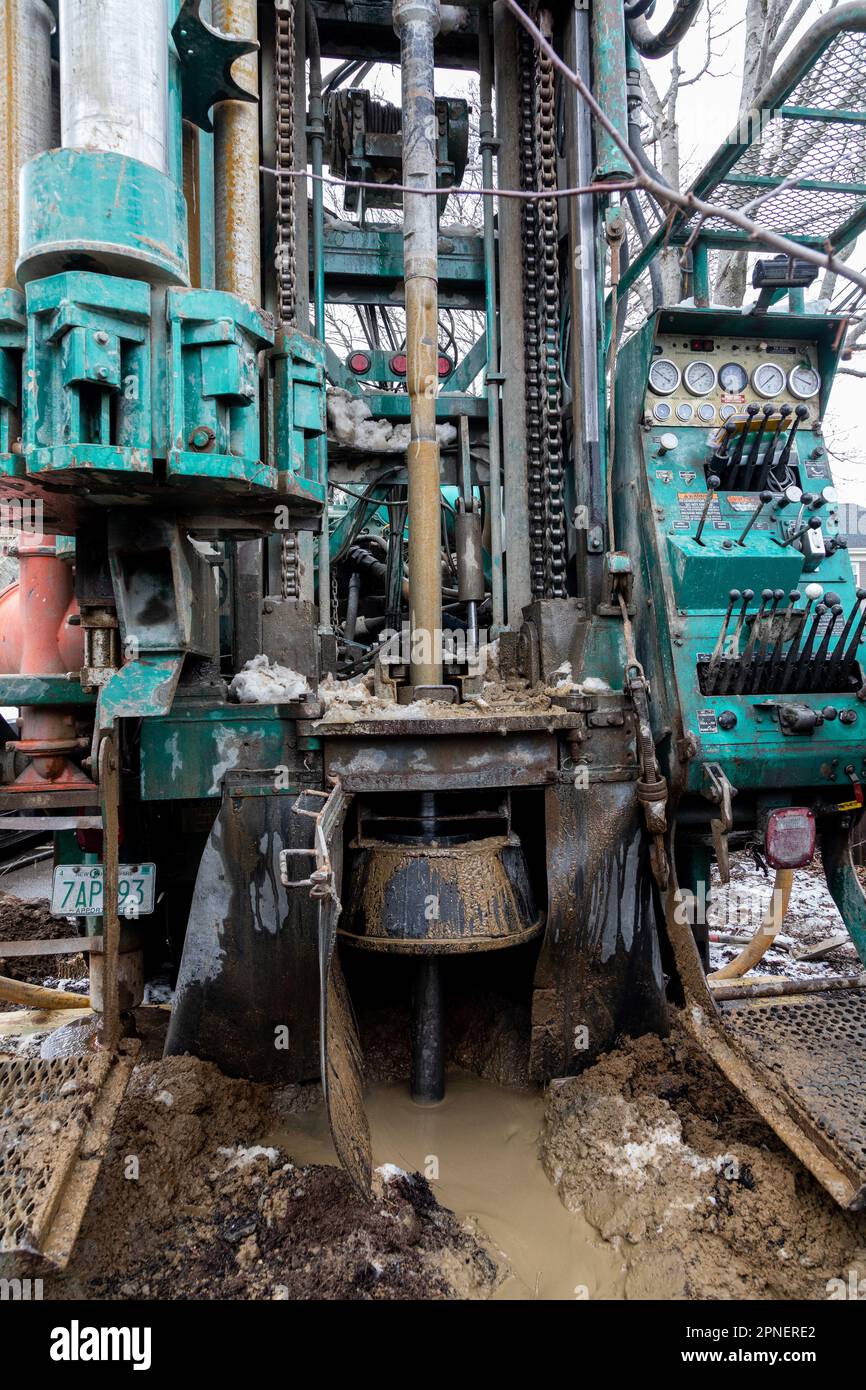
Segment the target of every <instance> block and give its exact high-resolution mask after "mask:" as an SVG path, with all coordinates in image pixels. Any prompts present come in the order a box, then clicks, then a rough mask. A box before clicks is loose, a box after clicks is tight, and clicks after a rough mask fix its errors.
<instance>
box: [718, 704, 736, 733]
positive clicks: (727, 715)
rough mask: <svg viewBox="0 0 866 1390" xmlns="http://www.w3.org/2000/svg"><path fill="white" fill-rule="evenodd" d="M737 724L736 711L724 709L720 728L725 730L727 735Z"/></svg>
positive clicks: (720, 719)
mask: <svg viewBox="0 0 866 1390" xmlns="http://www.w3.org/2000/svg"><path fill="white" fill-rule="evenodd" d="M736 723H737V716H736V715H735V714H734V711H733V710H732V709H723V710H722V712H721V714H720V715H719V728H720V729H724V730H725V732H726V733H727V731H728V729H733V728H735V727H736Z"/></svg>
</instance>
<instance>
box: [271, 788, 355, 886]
mask: <svg viewBox="0 0 866 1390" xmlns="http://www.w3.org/2000/svg"><path fill="white" fill-rule="evenodd" d="M313 798H318V801H319V803H320V804H319V805H318V807H317V806H316V803H315V801H313V805H312V807H311V806H310V805H309V802H310V800H311V799H313ZM351 801H352V794H351V793H350V792H346V791H344V790H343V787H342V785H341V783H340V781H339V779H338V780H337V781H336V782H335V783H334V786H333V788H332V789H331V791H329V792H319V791H315V790H314V789H312V788H309V789H307V790H306V791H303V792H301V794H300V796H299V797H298V799H297V801H296V802H295V804H294V805H293V807H292V810H293V811H294V812H295V814H297V815H299V816H309V817H310V819H311V820H313V821H315V840H314V844H313V846H312V848H310V849H283V850H280V881H281V883H282V884H283V886H284V887H285V888H309V890H310V897H311V898H330V899H331V901H332V902H333V903H334V904H335V906H336V908H337V911H338V912H339V911H340V900H339V897H338V896H337V889H336V881H335V874H334V870H333V867H332V863H331V840H332V838H333V834H334V831H335V829H336V828H337V827H338V826H339V825H341V824H342V822H343V819H344V817H345V814H346V811H347V810H348V808H349V805H350V803H351ZM305 803H307V804H305ZM298 855H303V856H305V857H306V858H308V859H314V860H315V862H316V867H315V868H314V869H312V870H311V872H310V874H309V877H307V878H300V879H291V878H289V862H290V859H292V858H295V857H297V856H298Z"/></svg>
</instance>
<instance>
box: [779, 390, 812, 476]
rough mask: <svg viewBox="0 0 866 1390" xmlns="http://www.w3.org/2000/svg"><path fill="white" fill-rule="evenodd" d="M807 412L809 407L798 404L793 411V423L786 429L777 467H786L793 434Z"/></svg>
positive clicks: (789, 456)
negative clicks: (783, 445)
mask: <svg viewBox="0 0 866 1390" xmlns="http://www.w3.org/2000/svg"><path fill="white" fill-rule="evenodd" d="M808 414H809V407H808V406H805V405H798V406H797V409H796V410H795V411H794V423H793V424H792V426H791V428H790V430H789V431H788V438H787V439H786V440H785V447H784V449H783V450H782V452H781V454H780V455H779V462H778V464H777V467H778V468H787V467H788V462H789V460H790V458H791V450H792V448H793V447H794V436H795V435H796V433H797V430H798V429H799V427H800V425H801V424H802V423H803V421H804V420H805V419H806V416H807V415H808Z"/></svg>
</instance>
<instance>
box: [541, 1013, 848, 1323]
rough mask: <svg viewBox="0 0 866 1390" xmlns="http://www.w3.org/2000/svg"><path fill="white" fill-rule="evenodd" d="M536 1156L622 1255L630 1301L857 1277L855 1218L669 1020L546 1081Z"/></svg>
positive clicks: (801, 1293)
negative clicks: (578, 1069)
mask: <svg viewBox="0 0 866 1390" xmlns="http://www.w3.org/2000/svg"><path fill="white" fill-rule="evenodd" d="M541 1156H542V1162H543V1164H544V1167H545V1171H546V1172H547V1175H548V1177H549V1178H550V1180H551V1181H552V1182H553V1183H554V1185H555V1186H556V1188H557V1190H558V1192H559V1195H560V1197H561V1199H562V1201H563V1203H564V1204H565V1206H566V1207H567V1208H568V1209H569V1210H571V1211H577V1210H582V1212H583V1214H584V1216H585V1217H586V1218H587V1220H588V1221H589V1222H590V1223H591V1225H592V1226H594V1227H595V1229H596V1230H597V1231H598V1232H599V1234H600V1235H601V1236H603V1237H604V1239H606V1240H609V1241H612V1242H614V1243H615V1245H616V1246H617V1248H618V1249H619V1250H620V1251H621V1253H622V1256H623V1258H624V1260H625V1262H626V1264H627V1267H628V1274H627V1279H626V1294H627V1296H628V1297H630V1298H680V1299H681V1298H746V1299H756V1298H777V1299H793V1298H806V1299H822V1298H827V1297H828V1296H829V1291H828V1288H827V1285H828V1281H830V1280H832V1279H843V1280H846V1281H847V1279H848V1276H849V1272H850V1271H854V1272H855V1274H856V1277H857V1278H858V1279H861V1280H866V1213H858V1214H856V1215H850V1214H847V1213H845V1212H843V1211H841V1210H840V1209H839V1208H838V1207H837V1206H836V1204H835V1203H834V1202H833V1201H832V1199H831V1198H830V1197H829V1196H828V1195H827V1194H826V1193H825V1192H824V1190H823V1189H822V1188H821V1187H820V1186H819V1185H818V1184H817V1183H816V1182H815V1180H814V1179H813V1178H812V1177H811V1175H810V1174H808V1173H807V1172H806V1171H805V1169H804V1168H802V1166H801V1165H800V1164H799V1163H798V1162H797V1161H796V1159H794V1158H793V1156H792V1155H791V1154H790V1153H789V1152H788V1151H787V1150H786V1149H785V1148H784V1147H783V1146H782V1145H781V1144H780V1142H779V1141H778V1140H777V1139H776V1137H775V1135H774V1134H773V1133H772V1131H771V1130H769V1129H768V1128H767V1126H766V1125H765V1124H764V1123H763V1122H762V1121H761V1119H760V1118H759V1117H758V1116H757V1115H756V1114H755V1112H754V1111H753V1110H752V1109H751V1107H750V1106H749V1105H748V1104H747V1103H746V1102H745V1101H744V1100H743V1099H742V1097H741V1096H739V1095H738V1093H737V1092H736V1091H735V1090H734V1089H733V1088H732V1087H731V1086H730V1085H729V1083H728V1082H727V1081H726V1080H725V1078H724V1077H723V1076H722V1075H721V1073H720V1072H719V1071H718V1070H717V1069H716V1067H715V1066H714V1065H713V1064H712V1062H710V1061H709V1060H708V1059H707V1058H705V1057H704V1056H703V1055H702V1054H701V1053H700V1051H699V1050H698V1048H697V1047H696V1046H695V1045H694V1044H693V1043H692V1042H691V1041H690V1040H689V1039H688V1038H687V1037H686V1035H685V1033H684V1032H683V1031H682V1029H681V1028H680V1027H679V1025H677V1026H676V1027H675V1028H674V1030H673V1032H672V1034H671V1036H670V1038H668V1039H664V1040H663V1039H660V1038H656V1037H652V1036H647V1037H643V1038H640V1039H637V1040H628V1041H625V1042H623V1043H622V1044H621V1046H620V1047H619V1049H618V1050H617V1051H616V1052H613V1053H610V1054H609V1055H608V1056H606V1057H603V1058H602V1059H601V1060H600V1061H599V1062H597V1063H596V1064H595V1066H593V1067H590V1068H589V1069H588V1070H587V1071H585V1072H583V1073H582V1075H580V1076H577V1077H574V1078H571V1079H569V1080H564V1081H561V1082H556V1083H554V1084H553V1086H551V1088H550V1091H549V1094H548V1101H547V1107H546V1111H545V1121H544V1127H543V1132H542V1140H541ZM831 1288H832V1286H831Z"/></svg>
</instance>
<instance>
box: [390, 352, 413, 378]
mask: <svg viewBox="0 0 866 1390" xmlns="http://www.w3.org/2000/svg"><path fill="white" fill-rule="evenodd" d="M408 365H409V364H408V362H407V361H406V354H405V352H395V353H394V356H393V357H392V358H391V363H390V366H391V371H392V372H394V374H395V375H396V376H405V375H406V368H407V366H408Z"/></svg>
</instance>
